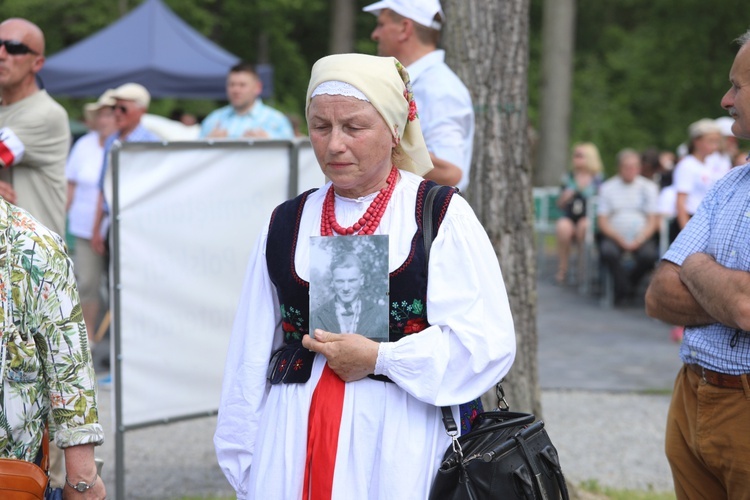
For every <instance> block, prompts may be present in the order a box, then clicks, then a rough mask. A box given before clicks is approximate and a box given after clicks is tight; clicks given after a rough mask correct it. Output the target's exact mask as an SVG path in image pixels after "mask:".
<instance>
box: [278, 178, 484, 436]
mask: <svg viewBox="0 0 750 500" xmlns="http://www.w3.org/2000/svg"><path fill="white" fill-rule="evenodd" d="M434 185H435V183H434V182H432V181H422V183H421V184H420V185H419V189H418V191H417V200H416V204H415V210H414V217H415V219H416V223H417V231H416V233H415V234H414V237H413V238H412V241H411V250H410V251H409V255H408V257H407V258H406V260H405V261H404V263H403V264H402V265H401V266H400V267H399V268H398V269H396V270H395V271H393V272H391V273H390V275H389V276H390V284H389V299H390V303H391V304H390V308H389V313H390V314H389V341H390V342H396V341H398V340H400V339H402V338H403V337H405V336H407V335H412V334H416V333H418V332H420V331H422V330H424V329H425V328H427V327H428V326H429V324H428V323H427V309H426V304H427V266H426V262H425V248H424V241H423V236H422V219H423V210H424V202H425V195H426V194H427V192H428V191H429V189H430V187H432V186H434ZM313 191H315V190H314V189H313V190H310V191H307V192H306V193H303V194H301V195H299V196H297V197H296V198H294V199H292V200H289V201H286V202H284V203H282V204H281V205H279V206H278V207H276V209H275V210H274V212H273V215H272V216H271V222H270V224H269V228H268V240H267V243H266V262H267V264H268V273H269V275H270V278H271V281H272V282H273V284H274V286H275V287H276V293H277V295H278V298H279V305H280V310H281V326H282V330H283V331H284V343H285V344H287V346H288V348H286V353H285V354H283V355H281V356H275V357H274V359H272V361H271V364H270V366H269V379H270V380H271V383H278V382H281V381H284V382H286V383H295V382H304V381H306V380H307V379H306V378H305V377H304V375H302V374H303V373H306V375H307V377H309V370H310V369H311V366H310V365H311V364H312V360H313V357H314V355H312V354H309V351H307V349H304V348H299V347H298V346H299V345H300V343H301V341H302V337H303V336H304V335H305V334H308V333H310V332H309V325H308V323H309V318H310V297H309V292H310V283H309V282H307V281H305V280H303V279H302V278H300V277H299V275H298V274H297V272H296V269H295V266H294V254H295V252H296V249H297V238H298V235H299V226H300V220H301V218H302V210H303V209H304V206H305V201H306V200H307V197H308V196H309V195H310V193H312V192H313ZM455 192H456V191H455V190H453V189H441V190H439V192H438V194H437V196H436V197H435V200H434V204H433V218H432V220H433V233H432V234H433V235H435V234H437V231H438V228H439V227H440V223H441V222H442V220H443V218H444V217H445V212H446V210H447V209H448V204H449V203H450V200H451V198H452V196H453V194H454V193H455ZM295 344H296V345H297V346H296V347H298V348H296V349H289V348H292V347H294V346H295ZM298 373H299V374H300V375H302V376H301V377H298V376H297V374H298ZM370 378H374V379H376V380H382V381H386V382H390V380H389V379H388V378H387V377H384V376H376V375H370ZM479 411H481V403H480V402H479V400H476V401H472V402H471V403H466V404H464V405H461V420H462V427H463V428H464V429H463V430H464V432H465V431H466V430H468V428H469V427H470V423H469V421H468V420H467V419H469V418H472V419H473V416H475V415H476V414H477V413H478V412H479Z"/></svg>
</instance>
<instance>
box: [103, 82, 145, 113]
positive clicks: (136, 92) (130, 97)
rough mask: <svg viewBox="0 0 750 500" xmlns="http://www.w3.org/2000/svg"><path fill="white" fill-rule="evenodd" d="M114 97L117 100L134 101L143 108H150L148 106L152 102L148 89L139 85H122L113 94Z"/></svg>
mask: <svg viewBox="0 0 750 500" xmlns="http://www.w3.org/2000/svg"><path fill="white" fill-rule="evenodd" d="M112 97H113V98H115V99H122V100H123V101H134V102H135V103H136V104H138V105H139V106H141V107H143V108H148V105H149V103H150V102H151V94H149V93H148V90H146V87H144V86H143V85H140V84H138V83H126V84H124V85H120V86H119V87H117V88H116V89H115V91H114V92H113V93H112Z"/></svg>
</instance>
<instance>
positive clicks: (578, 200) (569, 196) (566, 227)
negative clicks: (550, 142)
mask: <svg viewBox="0 0 750 500" xmlns="http://www.w3.org/2000/svg"><path fill="white" fill-rule="evenodd" d="M572 165H573V169H572V171H571V172H570V173H568V174H567V175H566V178H565V181H564V184H563V186H562V191H561V193H560V197H559V198H558V199H557V206H558V207H559V208H560V209H561V210H562V211H563V215H562V216H561V217H560V218H559V219H557V223H556V225H555V234H556V235H557V253H558V265H557V274H556V275H555V280H556V281H557V283H559V284H562V283H564V282H565V277H566V276H567V274H568V259H569V256H570V247H571V246H572V244H573V243H574V242H575V243H578V244H579V245H580V244H581V243H582V242H583V240H584V238H585V236H586V228H587V227H588V221H587V219H586V202H587V200H588V199H589V198H590V197H591V196H593V195H594V194H596V184H597V182H596V181H597V177H598V176H600V175H601V172H602V159H601V157H600V156H599V150H598V149H597V147H596V146H595V145H593V144H592V143H590V142H583V143H579V144H576V145H575V146H573V159H572ZM580 255H581V254H580V252H579V260H580Z"/></svg>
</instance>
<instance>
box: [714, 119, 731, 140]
mask: <svg viewBox="0 0 750 500" xmlns="http://www.w3.org/2000/svg"><path fill="white" fill-rule="evenodd" d="M714 123H716V125H717V126H718V127H719V128H720V129H721V135H723V136H725V137H734V133H732V125H734V118H732V117H731V116H722V117H721V118H717V119H716V120H714Z"/></svg>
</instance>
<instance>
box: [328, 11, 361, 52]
mask: <svg viewBox="0 0 750 500" xmlns="http://www.w3.org/2000/svg"><path fill="white" fill-rule="evenodd" d="M331 3H332V8H333V15H332V16H331V39H330V42H329V51H330V53H331V54H347V53H349V52H354V24H355V20H356V7H357V6H356V1H355V0H333V1H332V2H331Z"/></svg>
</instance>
